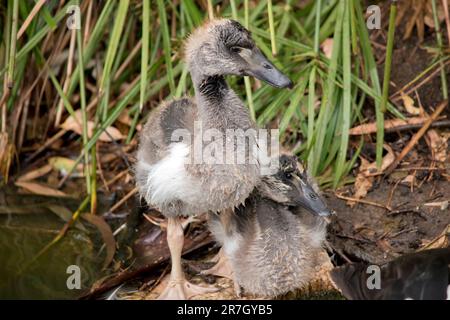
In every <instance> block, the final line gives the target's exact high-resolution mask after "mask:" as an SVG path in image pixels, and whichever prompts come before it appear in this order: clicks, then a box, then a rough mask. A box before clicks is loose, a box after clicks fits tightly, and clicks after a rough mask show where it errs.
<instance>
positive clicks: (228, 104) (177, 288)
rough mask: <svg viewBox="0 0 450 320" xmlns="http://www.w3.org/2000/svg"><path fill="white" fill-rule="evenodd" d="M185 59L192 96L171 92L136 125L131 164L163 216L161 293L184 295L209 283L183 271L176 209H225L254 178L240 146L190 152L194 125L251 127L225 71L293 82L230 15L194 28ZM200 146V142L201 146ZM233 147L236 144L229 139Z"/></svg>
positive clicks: (199, 128)
mask: <svg viewBox="0 0 450 320" xmlns="http://www.w3.org/2000/svg"><path fill="white" fill-rule="evenodd" d="M185 59H186V62H187V66H188V68H189V72H190V74H191V78H192V81H193V85H194V89H195V98H193V99H192V98H188V97H185V98H181V99H176V100H172V101H170V102H168V103H163V104H162V105H160V106H159V107H158V108H157V109H156V110H154V111H153V112H152V114H151V115H150V117H149V119H148V121H147V123H146V125H145V126H144V129H143V131H142V132H141V136H140V143H139V148H138V152H137V163H136V166H135V175H136V181H137V186H138V190H139V194H140V196H141V197H142V198H145V200H146V202H147V203H148V204H149V205H151V206H153V207H156V208H158V209H159V210H160V211H161V213H162V214H163V215H165V216H166V217H167V218H168V226H167V242H168V245H169V249H170V252H171V260H172V270H171V276H170V281H169V284H168V286H167V287H166V289H165V290H164V291H163V293H162V294H161V296H160V297H159V298H161V299H186V298H189V297H191V296H193V295H197V294H200V293H203V292H205V291H208V290H207V289H206V288H202V287H199V286H195V285H193V284H190V283H189V282H188V281H187V280H186V279H185V276H184V273H183V270H182V268H181V251H182V248H183V242H184V234H183V228H182V226H181V224H180V220H179V217H180V216H190V215H197V214H201V213H206V212H211V211H212V212H218V211H222V210H225V209H230V208H231V209H232V208H234V207H235V206H238V205H239V204H241V203H243V202H244V201H245V199H246V198H247V197H248V195H249V194H250V192H251V191H252V190H253V188H254V187H255V185H256V184H257V183H258V181H259V176H260V173H259V167H258V165H257V162H251V161H248V160H249V155H247V154H246V156H245V161H244V163H243V164H237V163H232V164H221V163H220V161H218V163H213V161H212V162H211V163H210V162H208V161H198V158H197V159H196V155H198V151H199V150H198V149H196V143H195V142H196V141H198V139H200V140H202V138H203V137H202V134H201V132H205V131H206V130H208V129H212V130H215V131H214V132H215V133H217V132H218V133H219V134H225V133H226V131H227V130H228V129H235V130H243V131H244V132H246V131H247V130H249V129H255V124H254V122H253V121H252V120H251V117H250V114H249V112H248V110H247V108H246V107H245V106H244V104H243V102H242V101H241V100H240V99H239V98H238V96H237V95H236V94H235V93H234V91H233V90H232V89H231V88H230V87H228V85H227V83H226V81H225V79H224V76H225V75H237V76H244V75H249V76H253V77H255V78H258V79H260V80H263V81H265V82H267V83H269V84H270V85H272V86H275V87H279V88H285V87H292V82H291V81H290V80H289V79H288V78H287V77H286V76H285V75H284V74H282V73H281V72H280V71H279V70H278V69H277V68H276V67H275V66H274V65H273V64H272V63H270V62H269V61H268V60H267V58H266V57H265V56H264V55H263V54H262V52H261V51H260V49H258V48H257V47H256V45H255V42H254V41H253V39H252V37H251V35H250V32H249V31H247V30H246V29H245V28H244V27H242V26H241V25H240V24H239V23H238V22H236V21H233V20H227V19H218V20H211V21H209V22H207V23H206V24H204V25H203V26H202V27H200V28H198V29H196V30H195V31H194V32H193V33H192V35H191V36H190V37H189V39H188V40H187V43H186V45H185ZM199 132H200V133H199ZM192 137H193V138H192ZM191 138H192V139H191ZM210 138H211V137H210ZM205 139H206V138H205ZM213 139H214V137H213ZM217 141H219V142H217ZM217 141H216V140H214V142H215V143H216V145H215V146H216V147H221V148H223V149H225V148H224V146H225V145H226V141H225V140H224V141H220V140H217ZM207 146H209V145H207ZM207 146H205V147H203V146H202V147H201V148H200V154H202V152H203V151H205V149H206V147H207ZM233 148H234V150H233V151H236V150H237V145H236V143H235V142H234V143H233Z"/></svg>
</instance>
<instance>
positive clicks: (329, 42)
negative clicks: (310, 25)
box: [320, 38, 333, 59]
mask: <svg viewBox="0 0 450 320" xmlns="http://www.w3.org/2000/svg"><path fill="white" fill-rule="evenodd" d="M320 48H321V49H322V51H323V53H324V54H325V57H327V58H328V59H331V55H332V53H333V38H328V39H325V40H324V41H323V42H322V44H321V45H320Z"/></svg>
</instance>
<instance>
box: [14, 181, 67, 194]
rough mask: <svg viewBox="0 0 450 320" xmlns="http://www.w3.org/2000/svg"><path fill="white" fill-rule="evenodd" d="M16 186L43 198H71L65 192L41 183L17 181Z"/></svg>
mask: <svg viewBox="0 0 450 320" xmlns="http://www.w3.org/2000/svg"><path fill="white" fill-rule="evenodd" d="M15 185H16V186H18V187H20V188H23V189H25V190H27V191H29V192H31V193H34V194H39V195H42V196H51V197H69V196H68V195H67V194H65V193H64V192H62V191H60V190H57V189H53V188H50V187H48V186H45V185H43V184H40V183H36V182H29V181H16V183H15Z"/></svg>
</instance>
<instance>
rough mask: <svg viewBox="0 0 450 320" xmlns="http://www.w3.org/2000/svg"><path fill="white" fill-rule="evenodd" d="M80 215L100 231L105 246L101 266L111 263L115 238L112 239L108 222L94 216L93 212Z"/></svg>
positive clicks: (114, 249) (114, 250)
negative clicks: (104, 255) (104, 254)
mask: <svg viewBox="0 0 450 320" xmlns="http://www.w3.org/2000/svg"><path fill="white" fill-rule="evenodd" d="M81 217H82V218H84V219H85V220H86V221H87V222H89V223H91V224H93V225H94V226H96V227H97V229H98V230H99V231H100V234H101V235H102V238H103V242H104V243H105V246H106V257H105V262H104V263H103V268H106V267H107V266H108V265H109V264H110V263H111V261H112V259H113V258H114V253H115V252H116V239H114V235H113V233H112V231H111V228H110V226H109V224H107V223H106V222H105V220H104V219H103V218H102V217H100V216H96V215H93V214H83V215H82V216H81Z"/></svg>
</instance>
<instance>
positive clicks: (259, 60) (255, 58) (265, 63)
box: [245, 48, 293, 88]
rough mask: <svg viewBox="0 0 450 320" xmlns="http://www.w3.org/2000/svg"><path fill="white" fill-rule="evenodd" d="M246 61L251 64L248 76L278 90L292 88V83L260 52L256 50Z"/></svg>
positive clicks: (247, 71) (247, 72)
mask: <svg viewBox="0 0 450 320" xmlns="http://www.w3.org/2000/svg"><path fill="white" fill-rule="evenodd" d="M245 60H246V61H247V63H248V64H249V68H248V69H247V70H245V71H246V72H245V73H246V74H247V75H249V76H252V77H255V78H257V79H259V80H262V81H265V82H267V83H268V84H270V85H272V86H274V87H277V88H292V87H293V83H292V81H291V80H290V79H289V78H288V77H287V76H286V75H284V74H283V73H282V72H281V71H280V70H278V69H277V68H276V67H275V66H274V65H273V64H272V63H271V62H270V61H269V60H268V59H267V58H266V57H265V56H264V54H263V53H262V52H261V50H259V49H258V48H255V49H253V50H252V51H251V55H250V56H248V57H246V58H245Z"/></svg>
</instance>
